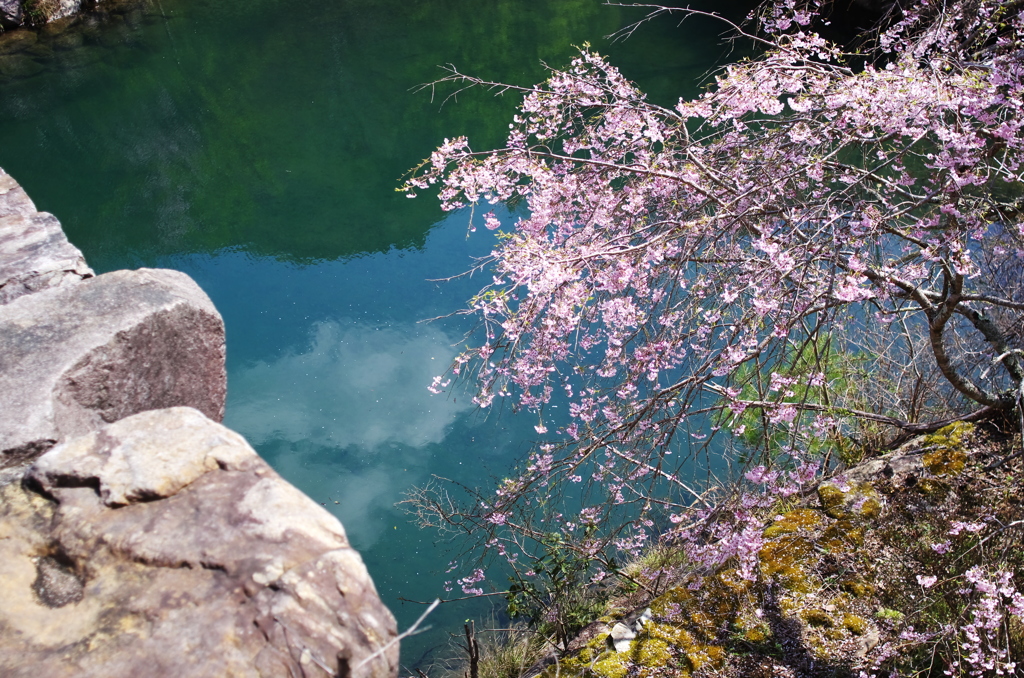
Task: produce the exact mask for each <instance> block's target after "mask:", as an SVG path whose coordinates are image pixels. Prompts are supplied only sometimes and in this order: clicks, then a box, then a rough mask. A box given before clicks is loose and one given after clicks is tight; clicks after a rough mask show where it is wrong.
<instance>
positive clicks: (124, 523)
mask: <svg viewBox="0 0 1024 678" xmlns="http://www.w3.org/2000/svg"><path fill="white" fill-rule="evenodd" d="M0 581H3V582H4V586H3V587H0V675H4V676H10V677H11V678H18V677H22V676H24V677H25V678H37V677H38V676H47V677H50V676H53V677H55V678H57V677H63V676H67V677H69V678H70V677H72V676H74V677H75V678H86V677H91V676H95V677H97V678H99V677H101V676H102V677H103V678H120V677H122V676H123V677H126V678H127V677H129V676H131V677H135V676H147V677H159V676H175V677H177V676H189V677H190V678H201V677H205V676H211V677H212V676H253V677H256V676H262V677H266V678H270V677H271V676H273V677H275V678H276V677H278V676H351V677H352V678H393V677H394V676H396V675H397V670H398V663H397V662H398V644H397V642H394V641H395V638H396V628H395V621H394V618H393V617H392V616H391V614H390V613H389V612H388V610H387V608H385V607H384V605H383V604H382V603H381V602H380V599H379V598H378V596H377V593H376V591H375V589H374V586H373V582H372V581H371V579H370V577H369V575H368V574H367V572H366V569H365V567H364V566H363V563H362V561H361V559H360V557H359V555H358V553H356V552H355V551H354V550H353V549H352V548H350V546H349V544H348V541H347V539H346V536H345V532H344V529H343V528H342V526H341V524H340V523H339V522H338V521H337V520H336V519H335V518H334V517H333V516H331V515H330V514H329V513H327V511H325V510H324V509H322V508H321V507H320V506H319V505H317V504H316V503H315V502H313V501H312V500H311V499H309V498H308V497H306V496H305V495H303V494H302V493H301V492H299V491H298V490H296V489H295V488H294V487H293V486H291V485H290V484H288V483H287V482H285V481H284V480H283V479H281V478H280V477H279V476H278V475H277V474H276V473H275V472H274V471H273V470H272V469H271V468H270V467H269V466H268V465H267V464H266V463H265V462H264V461H262V460H261V459H260V458H259V457H258V456H257V455H256V454H255V452H253V450H252V448H250V447H249V446H248V444H246V442H245V440H244V439H243V438H242V437H241V436H239V435H238V434H236V433H234V432H232V431H230V430H228V429H226V428H225V427H223V426H221V425H219V424H216V423H214V422H212V421H210V420H209V419H207V418H206V417H204V416H203V415H202V414H201V413H200V412H198V411H196V410H194V409H191V408H184V407H178V408H171V409H166V410H159V411H149V412H143V413H140V414H136V415H134V416H131V417H127V418H125V419H122V420H121V421H119V422H116V423H114V424H110V425H107V426H104V427H103V428H101V429H100V430H98V431H94V432H91V433H89V434H87V435H85V436H82V437H80V438H76V439H74V440H70V441H68V442H66V443H63V444H61V445H59V446H57V447H54V448H53V449H51V450H50V451H49V452H47V453H46V454H44V455H43V456H42V457H40V458H39V459H38V460H37V461H36V462H35V464H34V465H33V466H32V467H31V468H30V469H29V470H28V472H27V474H26V476H25V482H24V483H11V484H8V485H5V486H2V487H0Z"/></svg>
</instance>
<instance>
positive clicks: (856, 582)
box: [839, 577, 875, 598]
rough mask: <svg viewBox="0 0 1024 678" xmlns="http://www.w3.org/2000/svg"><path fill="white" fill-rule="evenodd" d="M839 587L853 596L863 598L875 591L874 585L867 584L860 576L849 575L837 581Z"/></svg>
mask: <svg viewBox="0 0 1024 678" xmlns="http://www.w3.org/2000/svg"><path fill="white" fill-rule="evenodd" d="M839 588H840V589H841V590H843V591H845V592H846V593H849V594H850V595H851V596H853V597H854V598H864V597H865V596H870V595H872V594H873V593H874V592H875V587H874V586H872V585H871V584H868V583H867V582H865V581H864V580H863V579H861V578H860V577H850V578H848V579H844V580H843V581H841V582H839Z"/></svg>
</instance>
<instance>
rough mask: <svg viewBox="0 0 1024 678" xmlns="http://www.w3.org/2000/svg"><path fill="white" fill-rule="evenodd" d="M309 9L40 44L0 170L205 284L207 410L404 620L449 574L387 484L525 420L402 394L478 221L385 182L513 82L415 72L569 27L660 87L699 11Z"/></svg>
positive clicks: (537, 44) (431, 368)
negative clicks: (333, 532) (428, 88)
mask: <svg viewBox="0 0 1024 678" xmlns="http://www.w3.org/2000/svg"><path fill="white" fill-rule="evenodd" d="M745 4H748V5H749V3H745ZM325 5H326V6H298V7H297V6H296V5H295V4H294V3H285V2H282V1H281V0H253V1H251V2H247V3H242V2H237V1H235V2H231V1H228V0H189V1H187V2H186V1H184V0H160V1H159V2H155V3H153V4H150V5H147V6H145V7H142V8H136V9H134V10H130V11H128V10H126V11H121V12H120V13H116V14H110V15H107V16H106V17H104V20H103V21H102V22H96V23H95V25H93V24H91V23H90V24H88V25H85V26H84V27H83V26H80V27H79V28H77V29H74V30H76V31H78V32H77V33H74V34H66V35H65V37H64V39H63V40H62V41H61V42H60V43H59V44H58V43H57V42H47V40H43V41H42V42H41V43H40V44H39V45H37V46H36V48H35V50H34V51H33V53H32V55H31V59H32V60H33V63H35V64H37V65H38V66H39V67H41V70H40V72H39V73H38V74H36V75H34V76H32V77H29V78H23V79H8V80H3V79H0V166H2V167H4V168H5V169H6V170H7V171H8V172H10V173H11V174H12V175H13V176H14V177H15V178H16V179H17V180H18V181H20V182H21V183H22V184H23V185H24V187H25V188H26V190H27V191H28V192H29V194H30V195H31V196H32V198H33V199H34V200H35V201H36V203H37V205H39V207H40V209H43V210H47V211H50V212H53V213H54V214H56V215H57V217H58V218H59V219H60V220H61V222H62V223H63V224H64V227H65V230H66V231H67V233H68V236H69V238H70V239H71V240H72V242H74V243H75V244H76V245H78V246H79V247H80V248H81V249H82V250H83V252H84V253H85V255H86V258H87V259H88V260H89V262H90V264H91V265H92V266H93V267H94V268H95V269H97V271H100V272H103V271H109V270H114V269H118V268H131V267H138V266H162V267H170V268H176V269H179V270H182V271H185V272H187V273H189V274H190V275H192V276H193V277H194V278H195V279H196V280H197V281H198V282H199V284H200V285H201V286H202V287H203V288H204V289H205V290H206V291H207V293H208V294H209V295H210V297H211V298H212V299H213V301H214V303H216V305H217V307H218V308H219V309H220V311H221V313H222V314H223V316H224V320H225V323H226V327H227V335H228V373H229V377H228V378H229V389H228V407H227V417H226V421H225V423H226V424H228V425H229V426H231V427H232V428H235V429H236V430H238V431H240V432H241V433H243V434H244V435H246V436H247V438H248V439H249V440H250V441H251V442H252V443H253V445H254V446H255V447H256V449H257V450H258V451H259V452H260V454H262V455H263V456H264V457H265V458H266V459H267V460H268V461H269V462H270V463H271V464H273V465H274V467H275V468H276V469H277V470H278V471H280V472H281V473H282V474H283V475H284V476H285V477H287V478H288V479H289V480H291V481H292V482H293V483H295V484H296V485H297V486H298V487H300V488H301V489H302V490H304V491H305V492H306V493H308V494H309V495H310V496H312V497H313V498H314V499H315V500H316V501H318V502H321V503H323V504H324V505H325V506H326V507H327V508H328V509H329V510H331V511H332V512H334V513H335V514H336V515H337V516H338V517H339V518H340V519H341V520H342V521H343V523H344V524H345V526H346V529H347V530H348V533H349V536H350V538H351V541H352V543H353V545H354V546H356V547H357V548H358V549H360V551H361V552H362V554H363V557H364V559H365V561H366V563H367V566H368V567H369V569H370V572H371V574H372V575H373V577H374V580H375V582H376V584H377V587H378V590H379V591H380V593H381V596H382V597H383V598H384V600H385V602H386V603H387V604H388V605H389V606H390V607H391V608H392V610H393V611H394V612H395V614H396V616H397V617H398V619H399V625H400V627H402V628H404V627H405V626H407V625H408V624H409V623H411V622H412V621H413V620H414V619H415V618H416V617H417V616H418V615H419V613H420V612H421V610H422V607H421V606H419V605H417V604H415V603H409V602H402V599H403V598H405V599H411V600H419V601H429V600H431V599H433V598H434V597H436V596H443V595H444V592H443V590H442V582H443V581H444V580H445V579H451V578H454V577H455V576H459V575H460V574H464V572H461V573H460V572H458V571H456V572H453V573H452V574H447V575H446V574H445V570H446V569H447V567H448V564H449V561H450V560H451V558H452V557H453V555H452V553H450V552H449V546H450V544H448V543H446V542H443V541H441V540H440V538H439V537H438V535H437V534H435V533H433V532H431V531H424V530H422V529H420V528H418V527H417V526H415V525H413V524H411V523H410V522H409V519H408V517H407V516H406V515H405V514H404V513H403V512H402V511H401V509H400V508H396V506H395V503H396V502H398V501H400V500H401V499H402V498H403V496H404V493H405V492H407V491H408V490H409V489H410V488H411V487H413V486H415V485H417V484H423V483H425V482H428V481H429V480H430V478H431V475H432V474H436V475H441V476H445V477H447V478H452V479H455V480H458V481H461V482H464V483H466V484H469V485H480V484H486V483H487V482H488V479H489V478H490V477H491V476H492V475H501V474H502V473H503V472H504V471H505V470H506V469H507V468H508V466H509V465H510V463H511V462H512V461H513V460H515V459H516V458H517V457H518V456H519V455H522V454H523V453H524V452H525V451H526V450H527V449H528V448H529V446H530V444H531V443H532V441H533V437H534V436H535V433H534V431H533V428H532V427H533V424H535V423H536V421H535V420H532V419H530V418H529V417H517V416H513V415H512V414H511V413H509V412H508V411H504V412H491V413H481V412H479V411H476V410H474V409H473V408H471V407H470V404H469V398H468V397H462V396H459V395H455V396H454V397H452V398H451V399H445V398H443V397H433V396H430V395H429V393H428V392H427V390H426V386H427V385H428V384H429V383H430V380H431V378H432V377H433V376H434V375H435V374H438V373H440V372H441V371H443V369H444V367H445V366H446V365H447V364H448V361H449V360H450V359H451V357H452V356H453V355H454V353H455V351H456V350H457V345H458V340H459V338H460V336H461V335H462V332H463V331H465V330H466V329H467V326H463V325H460V324H459V323H458V322H455V321H452V320H448V321H439V322H435V323H423V322H420V321H422V320H424V319H426V318H431V317H436V316H441V315H445V314H448V313H450V312H451V311H453V310H456V309H457V308H459V307H460V306H461V305H462V304H464V302H465V300H466V299H467V298H468V297H469V296H470V294H472V292H473V291H475V289H477V288H478V287H479V284H478V281H476V280H472V279H464V280H459V281H456V282H450V283H438V282H432V280H434V279H438V278H444V277H448V276H451V275H454V274H457V273H460V272H462V271H463V270H465V269H466V268H468V266H469V265H470V264H471V261H472V259H471V257H473V256H480V255H483V254H486V253H487V252H488V251H489V247H490V242H489V241H488V238H489V237H490V236H489V235H487V234H485V233H482V232H477V233H475V234H473V236H472V237H469V238H467V235H468V233H467V215H466V214H455V215H448V216H446V215H444V214H443V213H442V212H441V211H440V210H439V209H438V208H437V206H436V203H435V202H434V201H432V200H431V199H429V198H426V197H423V198H419V199H417V200H408V199H406V198H404V197H403V196H402V195H401V194H399V193H396V192H395V187H396V186H397V184H398V183H399V180H400V178H401V176H402V174H403V173H404V172H405V170H406V169H408V168H409V167H411V166H412V165H414V164H415V163H416V162H418V160H419V159H421V158H423V157H425V156H427V155H428V154H429V153H430V151H431V150H432V149H433V148H434V147H435V146H436V145H437V144H438V143H440V142H441V141H442V140H443V139H444V138H445V137H450V136H456V135H459V134H468V135H470V138H471V139H473V140H475V145H477V146H478V147H484V146H486V145H489V144H496V143H499V141H500V140H501V137H502V134H503V132H504V130H506V129H507V120H508V118H509V116H510V115H511V111H512V109H513V108H514V106H515V103H516V100H515V99H514V98H511V97H504V98H502V97H494V96H493V95H491V94H490V93H487V92H482V91H480V92H465V93H463V94H461V95H460V96H459V97H458V101H448V102H447V103H445V105H444V106H442V105H441V101H442V99H443V98H444V96H443V95H446V94H447V93H448V92H446V91H442V92H440V94H441V95H442V96H438V97H435V99H434V100H433V101H432V100H431V97H430V93H429V92H419V93H417V92H415V91H413V90H414V88H415V87H416V86H417V85H419V84H421V83H424V82H429V81H431V80H432V79H435V78H437V77H439V75H440V74H441V71H440V70H439V69H438V68H437V66H438V65H439V64H444V63H454V64H457V65H458V66H459V68H460V69H461V70H463V71H465V72H471V73H476V74H480V75H483V76H486V77H488V78H492V79H495V80H507V81H515V82H520V83H524V84H528V83H532V82H534V81H537V80H539V79H541V78H542V77H543V70H542V68H541V66H540V65H539V64H540V62H541V61H545V62H548V63H550V64H552V65H558V64H562V63H564V62H566V61H567V60H568V59H569V58H570V57H571V55H572V53H573V47H572V45H573V44H582V43H584V42H585V41H590V42H591V43H593V44H594V46H595V47H597V48H598V49H599V50H600V51H602V52H605V53H609V54H610V56H611V58H612V61H613V62H614V63H616V64H619V65H620V66H621V67H622V69H623V70H624V72H625V73H626V74H627V76H629V77H631V78H633V79H635V80H637V81H639V82H640V83H641V85H642V86H643V87H644V88H645V89H647V90H648V91H650V92H652V93H653V95H654V96H655V97H656V98H658V99H659V100H661V101H664V102H672V101H674V99H675V97H677V96H679V95H680V94H687V95H692V94H693V93H694V92H695V91H696V89H697V86H698V81H699V78H700V77H701V76H702V75H703V74H704V73H705V72H706V71H707V69H708V67H709V66H710V64H712V63H713V62H714V61H715V60H716V59H719V58H720V57H721V55H722V53H723V51H722V48H720V47H718V46H717V37H716V34H717V32H718V29H717V27H716V26H714V25H713V24H707V23H704V24H702V23H699V22H694V23H688V24H686V25H685V26H684V27H683V28H682V29H677V28H676V27H675V25H674V23H673V22H671V21H662V22H660V23H657V24H651V25H648V26H645V27H644V28H643V29H642V30H641V31H640V32H639V33H638V34H637V36H636V37H634V38H633V39H632V40H631V41H628V42H626V43H624V44H609V43H608V41H606V40H604V39H603V36H605V35H607V34H609V33H611V32H613V31H615V30H616V29H618V28H619V27H621V26H622V25H624V24H626V23H628V21H629V20H631V19H635V18H639V16H640V14H638V13H637V11H636V10H629V9H625V8H619V7H609V6H604V5H602V4H601V3H600V1H599V0H562V1H560V2H551V3H542V2H537V1H536V0H489V1H488V2H486V3H481V2H469V1H468V0H422V1H417V0H404V1H402V2H398V1H395V0H374V1H371V0H347V1H346V0H341V1H339V2H335V3H325ZM709 6H711V4H710V3H709ZM715 7H716V8H717V9H721V8H722V3H716V4H715ZM67 35H74V37H73V38H67V37H66V36H67ZM79 43H80V44H79ZM74 45H78V46H77V47H75V46H74ZM69 46H70V47H72V48H68V47H69ZM23 56H24V55H23ZM2 77H3V76H2V75H0V78H2ZM497 583H498V584H500V582H497ZM487 614H488V604H487V601H486V600H485V601H471V602H466V603H453V604H450V605H443V606H441V608H439V610H438V611H437V612H436V613H435V614H434V615H433V617H432V623H433V625H434V630H433V631H431V632H428V633H424V634H422V635H419V636H416V637H414V638H411V639H410V640H408V641H407V642H406V643H404V645H403V662H404V663H405V664H406V665H407V666H412V665H415V664H417V663H419V662H421V661H423V660H424V659H426V658H428V657H430V656H432V654H433V655H436V654H437V652H438V651H439V649H440V650H441V651H443V649H444V647H445V645H446V643H447V634H446V631H447V630H452V631H456V630H458V629H459V628H460V627H461V623H462V621H463V620H464V619H466V618H469V617H476V618H478V619H482V618H484V617H486V616H487Z"/></svg>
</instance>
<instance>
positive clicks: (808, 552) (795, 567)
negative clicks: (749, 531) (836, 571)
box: [758, 535, 814, 593]
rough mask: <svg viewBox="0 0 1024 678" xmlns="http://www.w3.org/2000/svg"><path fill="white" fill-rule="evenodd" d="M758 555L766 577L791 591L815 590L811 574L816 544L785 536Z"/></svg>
mask: <svg viewBox="0 0 1024 678" xmlns="http://www.w3.org/2000/svg"><path fill="white" fill-rule="evenodd" d="M758 555H759V557H760V561H761V573H762V574H764V575H765V576H766V577H768V578H772V579H775V580H776V581H777V582H778V583H779V584H781V585H782V586H783V587H785V588H787V589H789V590H791V591H801V592H805V593H806V592H809V591H811V590H812V589H813V588H814V582H812V581H810V574H809V566H810V565H811V562H810V561H811V560H812V558H813V556H814V544H812V543H811V541H810V540H808V539H807V538H805V537H799V536H795V535H785V536H783V537H781V538H779V539H776V540H775V541H771V542H769V543H767V544H765V545H764V546H763V547H762V548H761V551H760V553H759V554H758Z"/></svg>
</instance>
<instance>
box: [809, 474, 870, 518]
mask: <svg viewBox="0 0 1024 678" xmlns="http://www.w3.org/2000/svg"><path fill="white" fill-rule="evenodd" d="M818 500H819V501H820V502H821V507H822V509H823V510H824V511H825V515H827V516H828V517H830V518H835V519H836V520H849V519H851V518H860V519H863V520H871V519H874V518H877V517H878V516H879V515H880V514H881V512H882V501H881V498H880V497H879V496H878V493H877V492H876V491H875V488H874V487H872V486H871V483H860V484H859V485H854V486H852V487H850V488H848V489H847V490H845V491H844V490H843V489H840V487H839V486H838V485H836V484H835V483H822V484H821V485H819V486H818Z"/></svg>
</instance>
